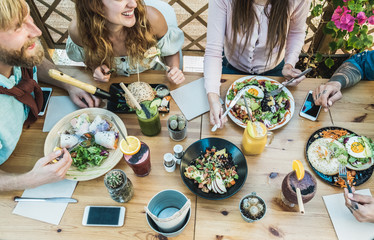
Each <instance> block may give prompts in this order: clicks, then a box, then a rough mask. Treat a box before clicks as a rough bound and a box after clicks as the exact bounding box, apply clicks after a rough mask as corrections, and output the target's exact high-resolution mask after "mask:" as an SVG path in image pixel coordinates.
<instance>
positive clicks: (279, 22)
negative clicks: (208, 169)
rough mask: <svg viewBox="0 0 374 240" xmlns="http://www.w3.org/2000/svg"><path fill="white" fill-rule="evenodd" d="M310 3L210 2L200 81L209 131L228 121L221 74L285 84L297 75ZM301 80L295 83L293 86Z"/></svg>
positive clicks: (289, 0)
mask: <svg viewBox="0 0 374 240" xmlns="http://www.w3.org/2000/svg"><path fill="white" fill-rule="evenodd" d="M310 2H311V1H310V0H209V10H208V32H207V46H206V51H205V57H204V78H205V89H206V92H207V95H208V100H209V104H210V123H211V124H212V125H214V124H217V125H218V126H220V127H221V128H222V127H223V124H224V123H225V122H226V121H227V118H223V119H222V118H221V115H222V112H223V109H222V106H221V104H220V102H219V95H220V79H221V73H222V74H245V75H265V76H284V77H285V78H286V79H290V78H293V77H296V76H297V75H298V74H299V73H301V71H300V70H298V69H295V64H296V62H297V61H298V57H299V54H300V52H301V48H302V46H303V44H304V38H305V29H306V24H305V22H306V17H307V16H308V12H309V7H310ZM223 51H224V57H223V60H222V52H223ZM221 69H222V71H221ZM303 79H305V77H301V78H299V79H297V80H296V81H295V83H293V85H296V84H298V83H299V82H300V81H302V80H303Z"/></svg>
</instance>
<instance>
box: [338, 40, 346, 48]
mask: <svg viewBox="0 0 374 240" xmlns="http://www.w3.org/2000/svg"><path fill="white" fill-rule="evenodd" d="M344 44H345V40H344V39H343V38H340V39H338V41H336V47H337V49H341V48H343V47H344Z"/></svg>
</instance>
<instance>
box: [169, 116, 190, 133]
mask: <svg viewBox="0 0 374 240" xmlns="http://www.w3.org/2000/svg"><path fill="white" fill-rule="evenodd" d="M169 127H170V129H172V130H174V131H178V130H179V131H181V130H183V129H184V128H185V127H186V118H185V117H184V116H183V115H173V116H171V117H170V118H169Z"/></svg>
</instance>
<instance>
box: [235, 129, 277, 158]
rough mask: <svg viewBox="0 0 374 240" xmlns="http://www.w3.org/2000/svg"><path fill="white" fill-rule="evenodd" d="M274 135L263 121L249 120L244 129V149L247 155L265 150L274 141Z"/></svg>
mask: <svg viewBox="0 0 374 240" xmlns="http://www.w3.org/2000/svg"><path fill="white" fill-rule="evenodd" d="M273 138H274V135H273V133H272V132H268V131H267V128H266V126H265V124H263V123H261V122H248V123H247V127H246V128H245V129H244V133H243V140H242V150H243V152H244V154H245V155H256V154H260V153H262V152H263V151H264V148H265V146H268V145H270V144H271V142H272V141H273Z"/></svg>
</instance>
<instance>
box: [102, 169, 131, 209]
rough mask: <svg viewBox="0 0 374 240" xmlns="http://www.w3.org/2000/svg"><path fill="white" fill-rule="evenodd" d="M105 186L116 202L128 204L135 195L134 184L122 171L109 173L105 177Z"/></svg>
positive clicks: (115, 170) (116, 170) (117, 170)
mask: <svg viewBox="0 0 374 240" xmlns="http://www.w3.org/2000/svg"><path fill="white" fill-rule="evenodd" d="M113 179H115V180H113ZM117 179H119V180H118V182H117V183H113V182H114V181H116V180H117ZM104 184H105V187H106V188H107V189H108V192H109V194H110V197H111V198H112V199H113V200H114V201H116V202H120V203H125V202H128V201H130V199H131V198H132V196H133V195H134V187H133V185H132V182H131V181H130V179H129V178H127V176H126V174H125V172H124V171H122V170H120V169H113V170H111V171H109V172H108V173H107V174H106V175H105V177H104Z"/></svg>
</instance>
